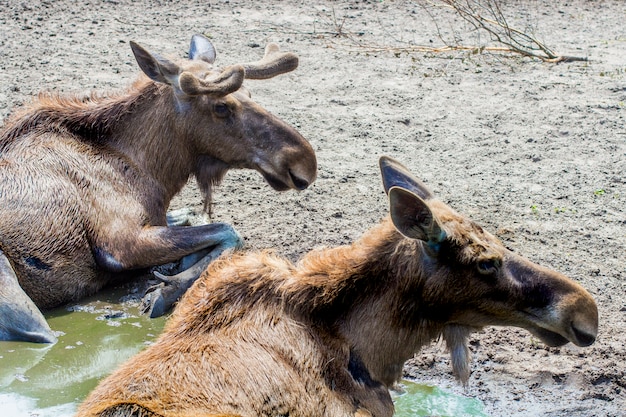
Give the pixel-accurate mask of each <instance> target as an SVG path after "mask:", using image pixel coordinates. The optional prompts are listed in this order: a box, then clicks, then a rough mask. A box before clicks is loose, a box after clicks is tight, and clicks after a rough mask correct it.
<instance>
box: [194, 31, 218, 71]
mask: <svg viewBox="0 0 626 417" xmlns="http://www.w3.org/2000/svg"><path fill="white" fill-rule="evenodd" d="M216 56H217V52H216V51H215V47H214V46H213V44H212V43H211V41H210V40H209V39H208V38H207V37H206V36H203V35H198V34H195V35H193V36H192V37H191V46H189V59H200V60H202V61H205V62H208V63H209V64H212V63H214V62H215V57H216Z"/></svg>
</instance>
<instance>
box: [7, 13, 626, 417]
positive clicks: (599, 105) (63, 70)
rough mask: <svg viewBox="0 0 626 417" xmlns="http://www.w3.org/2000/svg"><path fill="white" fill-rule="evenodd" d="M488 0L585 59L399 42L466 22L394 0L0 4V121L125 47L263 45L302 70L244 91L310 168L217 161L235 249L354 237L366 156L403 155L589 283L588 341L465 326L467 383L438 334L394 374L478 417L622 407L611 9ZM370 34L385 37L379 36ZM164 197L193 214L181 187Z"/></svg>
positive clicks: (608, 411) (366, 177)
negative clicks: (290, 130)
mask: <svg viewBox="0 0 626 417" xmlns="http://www.w3.org/2000/svg"><path fill="white" fill-rule="evenodd" d="M560 3H561V4H554V2H550V1H502V2H501V4H502V7H503V10H504V12H505V13H506V14H507V16H508V17H509V18H510V22H511V24H512V25H513V24H515V25H517V26H519V27H521V28H522V29H524V30H527V31H532V33H535V34H536V35H537V36H538V37H539V38H540V39H542V40H544V41H545V42H546V43H547V44H548V45H549V46H550V47H552V48H553V49H554V50H556V51H559V52H562V53H564V54H567V55H576V56H582V57H586V58H588V59H589V60H588V61H587V62H573V63H564V64H558V65H555V64H549V63H544V62H541V61H539V60H533V59H528V58H520V57H519V56H513V55H510V54H509V55H493V54H471V53H468V52H463V51H454V52H449V53H418V52H414V53H407V52H405V51H404V50H403V49H402V48H406V47H413V46H415V45H426V46H437V45H441V44H442V42H441V39H440V37H439V36H438V35H437V30H436V26H435V24H434V23H433V18H434V19H435V21H437V22H439V26H440V29H441V31H442V35H443V36H448V39H451V38H449V36H450V31H451V30H453V31H455V32H457V35H458V36H461V37H462V42H463V43H467V44H472V43H473V44H477V42H480V41H484V40H485V39H486V38H485V36H484V35H483V36H482V38H481V39H478V38H477V36H476V34H475V33H471V32H468V31H467V29H468V27H467V25H464V24H463V22H460V21H458V20H456V19H455V18H454V15H452V14H449V13H447V12H444V11H437V10H436V11H434V12H432V11H431V15H432V16H431V15H429V13H426V11H425V9H424V8H422V7H421V6H420V5H419V4H418V3H417V0H416V1H415V2H409V1H335V2H309V1H296V0H289V1H281V2H278V1H267V0H266V1H236V0H231V1H228V0H223V1H197V2H193V1H188V0H184V1H176V2H170V1H161V2H156V1H155V2H143V1H142V2H140V1H131V0H109V1H89V2H73V1H69V0H60V1H26V0H24V1H20V0H9V1H6V0H4V1H0V120H1V119H4V118H5V117H6V116H7V115H8V114H10V112H11V109H13V108H14V107H16V106H19V105H20V104H22V103H24V102H27V101H28V100H29V97H30V96H32V95H34V94H36V93H37V92H38V91H39V90H42V89H47V90H53V91H61V92H78V93H82V92H85V91H89V90H94V89H97V90H111V89H113V90H115V89H120V88H122V87H124V86H125V85H127V84H128V83H130V82H131V81H132V80H133V79H134V77H135V74H136V73H137V67H136V64H135V61H134V59H133V58H132V55H131V51H130V48H129V45H128V42H129V41H130V40H135V41H137V42H139V43H141V44H143V45H145V46H146V47H148V48H149V49H151V50H154V51H159V52H163V53H166V54H172V55H175V56H183V55H184V54H185V53H186V50H187V45H188V42H189V39H190V36H191V35H192V34H193V33H196V32H199V33H204V34H207V35H208V36H210V37H211V38H212V39H213V41H214V43H215V45H216V47H217V49H218V63H221V64H231V63H236V62H242V61H250V60H253V59H256V58H257V57H259V56H261V55H262V47H263V46H264V45H265V44H266V43H267V42H268V41H275V42H278V43H279V44H280V45H281V46H282V48H283V49H287V50H291V51H294V52H296V53H298V54H299V56H300V67H299V69H298V70H297V71H296V72H294V73H290V74H287V75H283V76H280V77H277V78H275V79H272V80H267V81H248V82H247V86H248V88H249V89H250V90H251V91H252V93H253V96H254V97H255V99H256V100H257V101H258V102H259V103H260V104H262V105H263V106H265V107H266V108H268V109H269V110H270V111H272V112H274V113H276V114H277V115H279V116H280V117H281V118H283V119H284V120H286V121H288V122H289V123H291V124H292V125H294V126H296V127H297V128H298V129H299V130H300V131H301V133H302V134H303V135H304V136H305V137H307V138H308V139H309V140H310V142H311V143H312V144H313V146H314V148H315V149H316V151H317V155H318V160H319V177H318V180H317V182H316V183H315V184H314V186H312V187H311V188H310V189H308V190H306V191H304V192H301V193H293V192H289V193H284V194H278V193H276V192H274V191H273V190H271V189H270V187H269V186H268V185H266V184H265V183H264V182H263V180H262V178H261V177H260V175H258V174H257V173H255V172H231V173H229V174H228V175H227V177H226V179H225V181H224V183H223V185H222V187H221V188H219V190H218V191H217V193H216V194H215V206H214V220H216V221H226V222H230V223H232V224H233V225H235V227H236V228H237V229H238V230H239V231H240V233H241V234H242V235H243V236H244V237H245V240H246V244H247V246H248V247H250V248H266V247H272V248H275V249H276V250H277V251H279V252H280V253H283V254H285V255H286V256H288V257H289V258H291V259H293V260H295V259H297V258H298V256H300V255H301V254H302V253H304V252H306V251H308V250H309V249H311V248H313V247H316V246H322V245H337V244H343V243H347V242H350V241H351V240H353V239H355V238H356V237H358V236H359V235H360V234H361V233H362V232H363V231H364V230H365V229H366V228H368V227H369V226H371V225H373V224H374V223H375V222H377V221H378V220H379V219H380V218H381V217H382V216H383V215H385V214H386V201H385V196H384V193H383V191H382V187H381V183H380V179H379V173H378V169H377V159H378V157H379V155H382V154H386V155H391V156H393V157H396V158H398V159H400V160H401V161H403V162H404V163H405V164H406V165H408V166H409V167H411V169H412V170H413V172H415V173H416V174H417V175H419V176H420V177H421V178H423V179H424V180H425V181H426V182H427V183H428V184H429V185H430V186H431V187H432V188H433V189H434V191H435V192H436V193H437V194H438V195H439V196H440V197H441V198H442V199H443V200H444V201H447V202H449V203H450V204H451V205H452V206H453V207H455V208H456V209H457V210H459V211H461V212H463V213H465V214H467V215H469V216H470V217H471V218H473V219H474V220H476V221H478V222H479V223H480V224H482V225H483V226H485V227H486V228H487V229H489V230H491V231H492V232H494V233H495V234H496V235H498V236H499V237H500V238H501V239H502V240H503V241H504V242H505V243H506V244H507V245H508V246H509V247H510V248H512V249H513V250H515V251H516V252H518V253H521V254H523V255H525V256H526V257H528V258H530V259H531V260H533V261H535V262H537V263H540V264H542V265H545V266H548V267H551V268H554V269H557V270H559V271H561V272H563V273H565V274H567V275H569V276H570V277H572V278H573V279H575V280H577V281H579V282H580V283H582V284H583V285H584V286H585V287H586V288H588V289H589V291H590V292H591V293H592V294H594V296H595V297H596V299H597V302H598V305H599V309H600V320H601V323H600V334H599V338H598V340H597V342H596V343H595V344H594V345H593V346H592V347H590V348H585V349H581V348H575V347H571V346H566V347H563V348H559V349H554V348H546V347H544V346H543V345H541V343H540V342H538V341H537V340H534V339H533V338H532V337H531V336H530V335H529V334H528V333H526V332H525V331H522V330H516V329H493V328H489V329H485V330H484V331H483V332H481V333H478V334H476V335H475V336H474V337H473V339H472V350H473V353H474V360H473V366H472V370H473V373H472V376H471V379H470V381H469V384H468V386H467V388H464V387H462V386H460V385H459V384H457V383H456V382H455V381H454V379H453V377H452V376H451V374H450V366H449V363H448V359H447V355H446V353H445V352H444V350H443V348H442V346H439V345H435V346H433V347H432V348H429V349H427V350H425V351H423V352H420V353H418V354H417V355H416V357H415V359H414V360H412V361H411V362H410V363H409V364H407V367H406V373H407V375H409V376H412V377H414V378H416V379H418V380H420V381H423V382H428V383H435V384H438V385H440V386H442V387H444V388H446V389H449V390H453V391H455V392H459V393H463V394H465V395H468V396H475V397H477V398H480V399H481V400H482V401H484V403H485V404H486V406H487V411H488V412H489V413H490V415H492V416H586V417H587V416H604V417H608V416H624V415H626V411H625V410H626V325H625V319H626V256H625V254H626V209H625V201H626V4H625V3H623V2H622V1H610V0H608V1H581V0H574V1H569V2H560ZM378 47H382V48H378ZM175 206H176V207H180V206H191V207H194V208H196V209H198V210H200V209H201V201H200V197H199V194H198V193H197V192H196V189H195V188H194V186H193V184H191V185H190V186H189V187H188V188H187V189H186V190H185V191H184V193H183V195H182V196H181V197H180V198H179V199H177V200H176V202H175Z"/></svg>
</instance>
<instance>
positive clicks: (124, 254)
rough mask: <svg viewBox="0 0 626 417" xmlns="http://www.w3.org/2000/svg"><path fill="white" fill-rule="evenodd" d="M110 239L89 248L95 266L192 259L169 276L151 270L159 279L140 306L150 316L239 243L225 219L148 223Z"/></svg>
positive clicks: (140, 265)
mask: <svg viewBox="0 0 626 417" xmlns="http://www.w3.org/2000/svg"><path fill="white" fill-rule="evenodd" d="M110 241H111V242H110V243H108V244H101V245H96V246H95V247H94V248H93V252H94V257H95V259H96V263H97V264H98V266H99V267H100V268H102V269H105V270H107V271H110V272H122V271H126V270H132V269H139V268H147V267H153V266H157V265H163V264H166V263H168V262H174V261H179V260H181V259H183V260H184V262H183V264H187V265H188V264H189V263H190V261H191V262H195V263H194V264H193V265H192V266H191V267H189V268H188V269H187V270H185V271H183V272H182V273H180V274H178V275H174V276H172V277H165V276H163V275H161V274H158V273H155V274H157V278H159V279H161V281H163V282H162V283H161V284H159V285H158V286H156V287H153V288H151V289H149V290H148V292H147V294H146V296H145V297H144V300H143V307H142V310H143V311H144V312H146V313H149V314H150V317H158V316H160V315H163V314H164V313H166V312H167V311H168V310H169V309H170V308H171V307H172V305H173V304H174V303H175V302H176V301H177V300H178V298H180V296H181V295H182V294H184V292H185V291H186V290H187V289H188V288H189V287H190V286H191V284H193V282H194V281H195V279H197V278H198V277H199V276H200V274H201V273H202V271H203V270H204V269H205V268H206V267H207V266H208V264H209V263H210V262H211V261H213V260H214V259H216V258H217V257H219V256H220V255H221V254H222V253H223V252H224V251H225V250H228V249H234V248H238V247H241V246H242V244H243V240H242V239H241V237H240V236H239V234H238V233H237V232H236V231H235V229H234V228H233V227H232V226H230V225H228V224H226V223H212V224H206V225H201V226H174V227H164V226H152V227H146V228H143V229H141V231H140V232H138V233H136V234H133V233H126V234H124V235H122V236H119V237H118V238H117V239H110Z"/></svg>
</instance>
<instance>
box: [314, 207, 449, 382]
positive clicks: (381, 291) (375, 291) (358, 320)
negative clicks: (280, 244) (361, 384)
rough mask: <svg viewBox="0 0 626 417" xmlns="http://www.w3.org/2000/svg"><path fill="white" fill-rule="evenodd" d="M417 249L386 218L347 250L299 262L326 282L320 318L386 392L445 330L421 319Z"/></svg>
mask: <svg viewBox="0 0 626 417" xmlns="http://www.w3.org/2000/svg"><path fill="white" fill-rule="evenodd" d="M420 245H421V244H420V243H419V242H417V241H415V240H412V239H407V238H405V237H404V236H402V235H401V234H400V233H399V232H397V231H396V229H395V228H394V226H393V224H392V223H391V220H390V219H389V218H387V219H386V220H384V221H383V222H382V223H381V224H380V225H378V226H376V227H375V228H373V229H371V230H369V231H368V232H366V234H365V235H364V236H363V237H362V238H361V239H359V240H358V241H356V242H355V243H354V244H352V245H350V246H343V247H338V248H335V249H329V250H326V251H323V252H320V253H317V254H316V252H313V254H312V256H310V257H307V258H309V259H307V258H305V259H303V265H305V267H304V268H303V269H304V270H307V271H308V274H314V275H316V276H317V277H324V278H325V279H326V280H328V281H329V282H328V284H327V285H328V288H329V289H328V290H325V291H321V293H323V295H320V297H322V296H323V297H326V299H327V300H326V301H327V302H328V304H326V306H325V307H320V311H321V314H322V315H325V314H327V316H326V317H327V320H328V321H330V326H332V327H333V328H337V329H338V331H339V332H340V333H341V335H342V337H343V338H344V339H345V340H347V341H348V343H349V344H350V347H351V349H352V352H353V354H354V355H355V356H356V357H358V358H359V360H360V361H361V362H362V363H363V365H364V366H365V367H366V368H367V370H368V371H369V373H370V375H371V377H372V378H373V379H374V380H378V381H380V382H382V383H383V384H385V385H387V386H391V385H392V384H393V383H394V382H395V381H397V380H398V379H399V378H400V377H401V374H402V366H403V364H404V362H405V361H406V360H408V359H409V358H411V357H412V356H413V354H414V353H415V352H417V351H418V350H419V349H420V348H421V347H422V346H424V345H426V344H428V343H429V342H430V341H432V339H433V338H436V337H438V336H439V335H440V334H441V332H442V330H443V324H440V323H436V322H431V321H429V320H428V319H424V318H422V317H421V314H420V301H419V294H420V286H421V284H422V283H423V282H424V280H425V276H424V271H423V268H422V263H423V262H422V261H423V260H422V259H421V256H420V254H421V253H422V249H421V246H420ZM317 268H320V269H317ZM321 268H324V269H323V270H322V269H321ZM318 279H321V278H318ZM330 288H332V290H333V293H330ZM320 304H321V301H320Z"/></svg>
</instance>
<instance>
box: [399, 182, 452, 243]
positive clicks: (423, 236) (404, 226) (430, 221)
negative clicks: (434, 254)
mask: <svg viewBox="0 0 626 417" xmlns="http://www.w3.org/2000/svg"><path fill="white" fill-rule="evenodd" d="M389 207H390V214H391V220H392V221H393V224H394V226H396V229H398V231H399V232H400V233H402V234H403V235H404V236H406V237H408V238H411V239H419V240H423V241H425V242H427V243H428V245H429V246H430V247H431V248H433V249H436V248H437V247H438V244H439V243H441V242H442V241H443V240H444V239H445V237H446V233H445V232H444V231H443V230H442V229H441V226H440V225H439V223H438V222H437V219H436V218H435V216H434V215H433V212H432V211H431V210H430V207H428V204H426V202H425V201H424V200H423V199H422V198H420V197H419V196H418V195H416V194H414V193H413V192H411V191H409V190H405V189H404V188H401V187H397V186H394V187H391V188H390V189H389Z"/></svg>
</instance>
